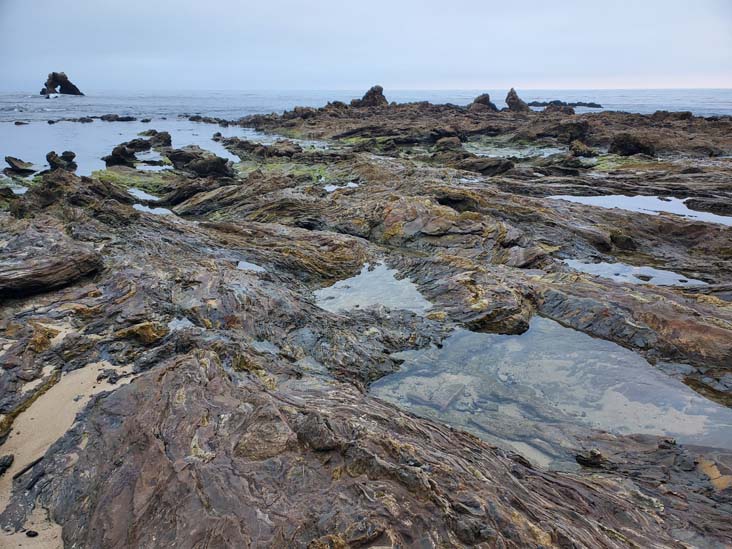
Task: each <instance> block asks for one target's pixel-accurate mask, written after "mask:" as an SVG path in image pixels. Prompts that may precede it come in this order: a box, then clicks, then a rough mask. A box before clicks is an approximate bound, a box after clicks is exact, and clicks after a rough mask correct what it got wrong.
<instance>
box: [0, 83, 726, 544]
mask: <svg viewBox="0 0 732 549" xmlns="http://www.w3.org/2000/svg"><path fill="white" fill-rule="evenodd" d="M507 104H508V105H509V108H508V109H507V110H505V111H498V110H497V109H496V108H495V105H493V104H492V103H491V100H490V97H489V96H487V94H486V95H484V96H480V97H479V98H476V101H474V102H473V103H472V104H471V105H470V106H468V107H459V106H455V105H433V104H429V103H409V104H395V103H389V102H388V100H387V99H386V97H385V96H384V93H383V89H381V88H380V87H378V86H376V87H374V88H372V89H371V90H369V91H368V92H367V93H366V95H364V97H363V98H361V99H356V100H354V101H352V102H351V103H350V104H346V103H340V102H333V103H329V104H328V105H326V106H325V107H323V108H320V109H313V108H295V109H294V110H292V111H289V112H285V113H283V114H281V115H276V114H273V115H257V116H249V117H245V118H242V119H239V120H219V119H215V118H207V117H200V116H199V117H198V118H197V119H196V120H194V121H197V122H201V123H202V124H207V123H208V124H218V125H222V126H225V125H238V126H242V127H248V128H249V127H251V128H255V129H257V130H260V131H263V132H268V133H273V134H277V135H280V136H284V137H286V138H287V139H282V140H279V141H276V142H274V143H272V144H268V145H266V144H259V143H254V142H251V141H247V140H243V139H241V138H236V137H228V138H227V137H223V136H221V135H215V136H214V139H216V140H217V141H218V142H219V143H220V144H222V145H223V146H225V147H226V149H227V150H228V151H229V152H231V153H232V154H234V155H236V156H237V157H239V158H240V162H238V163H232V162H230V161H227V160H226V159H223V158H220V157H217V156H215V155H214V154H212V153H209V152H207V151H204V150H202V149H199V148H197V147H187V148H184V149H175V148H173V147H172V146H171V141H170V135H169V134H166V132H158V131H155V130H150V131H148V132H144V135H140V136H139V138H137V139H134V140H132V141H128V142H126V143H122V144H120V145H119V146H118V147H115V148H114V150H112V151H110V154H109V155H108V156H107V157H105V159H104V160H105V162H106V164H107V169H106V170H101V171H98V172H95V173H94V174H93V175H92V176H91V177H78V176H76V175H75V174H74V169H75V163H74V156H72V155H73V153H70V152H68V151H67V152H65V153H63V154H62V155H56V154H55V153H54V155H55V156H51V155H50V153H49V157H50V158H51V159H53V160H54V164H52V169H51V170H49V171H48V172H47V173H43V174H41V175H36V176H35V177H34V178H32V179H29V178H28V177H26V176H27V171H28V170H32V169H33V168H32V166H29V165H27V163H23V162H22V160H20V159H17V158H12V157H10V159H9V160H8V163H9V165H10V167H11V169H10V170H6V175H8V177H11V178H12V181H14V182H15V183H17V184H19V185H24V186H26V187H27V192H25V193H24V194H16V193H14V192H10V191H9V190H8V191H6V192H3V191H2V189H0V230H1V231H2V242H3V245H2V248H0V295H1V296H2V297H0V299H2V307H1V308H0V359H1V361H2V363H3V368H2V370H1V372H2V373H1V376H0V414H2V415H0V437H2V438H0V442H2V444H0V464H3V463H5V464H7V462H8V461H9V462H10V464H9V465H8V466H7V468H6V470H5V471H4V472H3V473H2V474H0V481H2V483H3V484H0V489H3V490H5V492H4V493H2V494H0V502H6V503H7V505H6V506H5V507H4V510H3V509H0V512H2V514H0V527H2V528H3V529H4V531H5V532H6V533H7V534H2V533H0V545H1V544H2V539H3V538H2V537H1V536H3V535H7V538H6V539H11V534H14V533H15V534H14V535H18V533H20V534H22V533H23V532H24V531H27V530H28V529H29V527H30V526H29V525H33V524H36V523H35V522H34V521H33V520H31V519H32V518H33V517H34V516H35V515H34V513H36V514H37V513H38V512H39V511H41V510H42V511H43V513H47V518H48V521H50V522H49V524H51V525H58V526H57V527H56V528H58V527H60V528H61V530H60V532H59V531H57V532H56V536H57V538H56V539H57V543H58V539H62V540H63V544H64V545H65V546H68V547H73V546H77V547H80V546H83V547H129V546H133V547H137V546H140V547H163V546H171V545H174V546H176V547H223V546H249V545H261V546H278V547H284V546H287V547H289V546H292V547H312V548H325V547H333V548H336V547H337V548H341V547H384V546H394V547H397V546H398V547H468V546H476V545H477V546H484V547H539V546H542V547H628V546H636V547H724V546H728V545H730V544H732V526H730V524H732V521H730V518H731V517H732V450H730V449H725V448H709V447H704V446H699V445H694V444H679V443H677V442H676V441H674V440H672V439H670V437H667V436H654V435H652V434H634V435H625V434H619V433H611V432H604V431H600V430H598V429H595V428H592V427H591V426H586V427H577V428H576V429H575V428H573V429H572V433H571V437H570V438H571V442H567V441H563V442H562V444H563V446H562V447H563V450H564V451H565V452H566V453H567V455H570V456H572V458H573V459H574V461H575V468H573V469H571V470H556V469H554V468H552V467H549V468H546V467H544V466H540V465H539V464H537V463H535V462H534V463H532V461H531V459H527V457H526V455H525V454H522V453H520V452H516V451H513V450H511V449H510V448H508V447H505V446H504V447H496V446H494V445H491V444H488V443H487V442H486V440H483V439H481V438H480V437H477V436H474V435H473V434H469V433H467V432H464V431H462V430H460V429H455V428H452V427H450V426H448V425H445V424H442V423H440V422H437V421H433V420H430V419H427V418H424V417H418V416H416V415H414V414H412V413H410V412H409V411H408V410H405V409H400V408H398V407H396V406H394V405H392V404H389V403H387V402H385V401H383V400H380V399H377V398H375V397H374V396H373V395H371V394H369V387H370V386H371V385H372V384H373V383H374V382H375V381H377V380H379V379H382V378H384V376H388V375H389V374H392V373H393V372H396V371H398V370H399V369H400V366H401V365H402V364H403V360H404V359H403V358H401V355H400V353H401V352H403V351H406V350H417V349H426V348H429V347H430V346H432V348H436V349H437V348H440V347H442V346H443V345H444V343H445V342H446V340H447V338H448V337H450V334H452V333H453V332H454V330H455V329H456V328H462V329H467V330H470V331H472V332H474V333H492V334H522V333H526V332H527V330H529V329H530V325H531V321H532V317H533V318H536V317H541V318H542V319H547V321H548V320H552V321H555V322H556V323H558V324H559V325H561V326H563V327H565V328H571V329H573V330H577V331H580V332H583V333H584V334H588V335H591V336H593V337H596V338H601V339H603V340H607V341H609V342H614V343H616V344H618V345H619V346H621V347H623V348H625V349H627V350H629V352H630V351H632V352H633V353H636V354H637V355H638V357H639V360H647V361H648V364H647V365H646V366H645V367H647V368H656V369H658V370H659V371H660V372H663V374H664V375H668V376H673V377H675V378H677V379H679V380H681V381H683V382H684V383H686V384H687V386H688V387H691V388H692V389H693V390H694V391H696V392H697V393H698V394H700V395H703V397H704V398H706V399H708V402H709V405H710V406H717V407H718V408H719V409H724V407H725V406H726V407H730V406H732V369H731V368H730V363H731V362H730V359H731V358H732V286H731V285H730V280H731V276H730V274H731V273H732V226H730V225H732V223H730V224H729V225H728V224H725V223H724V220H725V219H727V218H725V217H724V216H726V215H728V214H729V210H728V209H727V208H726V207H725V204H729V203H730V200H731V199H732V184H730V181H731V179H730V175H731V174H732V160H730V154H732V120H731V119H730V118H729V117H712V118H701V117H694V116H691V115H690V114H689V113H668V112H658V113H655V114H653V115H636V114H628V113H617V112H602V113H593V114H581V115H577V114H574V112H573V111H572V110H571V106H569V105H560V104H555V105H554V107H555V108H547V109H546V110H545V111H542V112H536V111H532V110H531V109H530V108H529V106H528V105H527V104H526V103H525V102H523V101H522V100H521V99H520V98H519V96H518V94H517V93H516V92H515V91H514V90H512V93H511V94H510V97H509V98H507ZM191 120H193V118H191ZM79 121H80V122H83V121H84V120H82V119H79ZM109 121H110V122H116V121H122V120H121V119H119V120H114V119H113V117H110V120H109ZM204 127H205V126H204ZM212 131H213V130H212ZM313 141H317V142H318V143H320V144H322V146H319V147H311V146H308V143H312V142H313ZM150 152H154V153H156V154H157V155H159V159H158V160H152V161H150V160H144V159H143V158H141V157H139V155H141V154H147V153H150ZM49 162H50V160H49ZM145 162H153V163H157V164H158V165H161V166H165V167H166V169H165V170H162V171H143V170H140V169H138V168H139V167H140V166H141V165H142V164H144V163H145ZM559 196H561V197H567V198H569V199H577V200H579V199H586V198H587V197H608V196H610V197H624V198H626V199H631V198H633V197H644V198H646V199H650V198H654V199H655V198H656V197H658V200H659V201H660V202H661V203H663V201H666V202H667V203H668V204H670V205H674V206H675V207H677V210H675V212H676V213H670V212H669V210H658V211H649V210H644V209H642V208H639V209H636V210H635V211H632V209H628V208H629V207H630V206H627V205H625V204H623V203H617V204H615V207H597V206H595V205H591V204H588V203H577V202H573V201H571V200H568V199H565V200H560V199H557V198H554V197H559ZM661 199H663V200H661ZM674 200H676V201H674ZM644 207H645V206H644ZM662 207H663V205H661V206H659V208H662ZM156 214H157V215H156ZM703 214H706V215H708V216H711V217H699V216H702V215H703ZM714 216H718V217H714ZM728 219H730V221H732V218H728ZM710 220H715V221H718V222H710ZM720 220H721V221H720ZM568 260H571V261H579V262H586V263H592V264H595V263H598V262H604V263H608V264H617V263H622V264H626V265H630V266H637V267H653V268H656V269H659V270H666V271H671V272H673V273H676V274H677V275H678V278H679V279H682V280H686V279H693V280H694V281H698V283H699V284H698V285H694V286H684V285H654V284H650V283H647V282H648V281H647V280H646V281H644V280H642V279H639V280H638V281H639V282H640V283H637V284H630V283H623V282H618V281H616V280H612V279H611V278H608V277H603V276H597V275H595V274H590V273H588V272H582V271H580V270H577V269H574V268H571V267H570V266H569V265H568V263H567V262H566V261H568ZM364 265H371V266H372V268H373V266H374V265H384V266H386V267H387V268H388V270H389V272H392V271H393V272H395V273H396V275H395V276H396V279H395V280H401V281H404V282H405V283H406V281H407V280H408V281H410V282H411V283H412V284H413V285H414V288H415V289H416V291H418V292H419V294H420V295H421V296H422V297H421V299H424V300H426V302H429V303H428V306H426V307H424V310H422V309H421V308H420V307H415V308H410V307H408V306H406V303H407V301H406V299H407V298H406V297H405V296H396V298H395V299H393V300H392V301H390V306H389V307H385V306H383V305H378V304H377V305H376V306H363V307H361V306H352V307H350V308H347V309H343V310H339V309H336V308H329V307H324V306H322V305H323V304H322V302H320V301H319V299H320V298H319V297H318V296H319V295H320V293H321V292H322V290H323V288H327V287H330V286H332V285H334V284H335V283H336V282H339V281H342V282H341V284H343V281H345V282H346V286H348V284H347V283H348V280H352V277H355V276H356V275H359V273H362V274H363V273H364V272H368V269H367V270H366V271H364ZM684 277H686V278H684ZM643 282H646V283H643ZM353 284H354V283H352V285H351V287H350V290H351V291H356V290H357V288H355V289H354V286H353ZM395 287H396V286H395ZM382 288H383V291H384V292H386V291H387V290H386V288H387V286H382ZM346 289H349V288H346ZM378 291H379V285H378V284H377V285H376V294H377V297H378ZM382 297H383V296H382ZM377 303H379V301H378V300H377ZM394 303H403V305H401V306H394ZM89 372H93V374H94V381H95V383H90V384H89V386H88V390H87V391H86V393H84V394H83V395H81V398H80V400H78V401H77V400H74V398H76V397H77V396H79V395H68V396H65V395H67V392H66V391H64V390H62V389H64V388H65V387H66V385H65V383H66V382H67V380H68V379H69V376H74V375H80V374H79V373H87V374H88V373H89ZM460 390H462V389H459V390H456V391H453V392H448V393H449V394H446V396H445V395H440V397H439V400H438V399H437V397H434V400H429V399H430V398H432V397H429V395H428V396H427V397H424V398H426V400H425V402H426V405H427V406H436V407H439V408H441V409H454V410H455V413H467V412H464V410H462V409H461V408H460V406H459V403H458V401H459V400H460ZM54 395H56V396H54ZM428 397H429V398H428ZM53 398H56V399H63V398H67V399H70V400H68V401H66V402H64V401H60V402H54V404H55V405H57V406H59V407H61V408H64V409H67V410H72V416H73V414H75V413H76V411H77V408H75V407H74V406H75V405H76V404H78V403H79V402H81V404H79V405H78V409H79V410H81V411H80V412H79V414H78V416H76V421H75V422H74V423H73V425H72V426H69V425H68V424H67V423H64V421H65V420H64V419H63V418H62V417H58V418H56V417H53V416H51V415H49V414H47V413H46V412H44V410H46V409H47V406H48V403H49V400H50V399H53ZM87 402H88V404H87ZM539 412H541V413H545V412H546V411H542V410H539ZM44 414H45V415H44ZM59 415H60V414H59ZM35 417H38V418H45V419H43V421H44V425H46V428H47V429H48V432H49V433H55V434H56V435H54V436H51V435H50V434H49V435H48V436H46V437H45V438H43V437H37V436H36V435H34V434H33V432H32V430H28V429H26V428H25V425H28V424H29V423H30V420H31V419H33V418H35ZM514 419H515V418H514ZM23 422H25V423H23ZM18 425H22V426H23V427H22V428H21V429H18ZM491 428H492V429H493V430H494V431H496V432H498V431H500V432H504V433H505V432H510V431H511V430H512V427H511V424H510V423H506V424H504V425H495V426H491ZM547 431H549V429H547ZM57 436H58V437H60V438H58V439H56V438H57ZM547 436H549V435H547ZM484 438H486V437H484ZM43 440H45V442H43ZM522 442H523V443H524V444H527V445H529V446H531V445H532V444H533V445H536V448H539V446H538V445H539V441H537V440H534V439H531V438H526V439H525V440H523V439H522ZM9 447H12V448H13V449H15V450H14V451H13V452H12V453H8V451H6V449H7V448H9ZM6 455H13V458H12V459H11V458H7V459H5V461H3V459H4V456H6ZM0 470H1V469H0ZM8 479H10V481H8ZM11 485H12V492H11V491H10V488H11ZM3 487H5V488H3Z"/></svg>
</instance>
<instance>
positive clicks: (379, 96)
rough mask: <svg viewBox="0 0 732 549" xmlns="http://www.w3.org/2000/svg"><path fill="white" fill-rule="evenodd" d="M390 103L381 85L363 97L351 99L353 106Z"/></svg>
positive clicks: (379, 105) (374, 105)
mask: <svg viewBox="0 0 732 549" xmlns="http://www.w3.org/2000/svg"><path fill="white" fill-rule="evenodd" d="M388 104H389V102H388V101H387V100H386V97H384V88H382V87H381V86H374V87H372V88H371V89H370V90H369V91H367V92H366V93H365V94H364V96H363V97H362V98H361V99H354V100H352V101H351V107H386V106H387V105H388Z"/></svg>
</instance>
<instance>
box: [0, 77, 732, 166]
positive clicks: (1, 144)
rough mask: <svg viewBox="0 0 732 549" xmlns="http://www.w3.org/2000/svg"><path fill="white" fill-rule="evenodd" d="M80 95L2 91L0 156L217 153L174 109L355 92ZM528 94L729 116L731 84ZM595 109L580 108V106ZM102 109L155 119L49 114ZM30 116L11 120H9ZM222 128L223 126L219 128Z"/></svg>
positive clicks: (213, 111)
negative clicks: (148, 137) (165, 149)
mask: <svg viewBox="0 0 732 549" xmlns="http://www.w3.org/2000/svg"><path fill="white" fill-rule="evenodd" d="M84 91H85V92H86V93H87V95H86V96H84V97H74V96H58V97H56V98H52V99H46V98H44V97H42V96H40V95H35V94H30V93H0V159H2V158H3V157H4V156H6V155H11V156H17V157H19V158H22V159H24V160H26V161H29V162H33V163H36V164H38V166H39V167H43V166H44V164H45V156H46V153H47V152H48V151H50V150H56V151H57V152H61V151H64V150H72V151H74V152H76V153H77V155H78V161H79V173H80V174H82V175H86V174H89V173H91V171H93V170H95V169H100V168H103V167H104V163H103V162H102V161H101V157H102V156H104V155H106V154H108V153H109V152H110V151H111V150H112V147H114V145H116V144H118V143H120V142H122V141H127V140H129V139H132V138H134V137H135V136H136V135H137V133H139V132H140V131H142V130H144V129H148V128H155V129H158V130H167V131H170V132H171V134H172V135H173V144H174V146H176V147H180V146H184V145H189V144H196V145H199V146H202V147H205V148H208V149H211V150H214V152H216V153H217V154H225V151H223V148H221V147H217V146H216V145H215V144H212V143H213V142H212V141H211V135H212V134H213V132H214V131H217V130H218V128H216V129H214V127H212V126H208V125H203V124H194V123H191V122H188V121H187V120H186V119H181V118H179V115H192V114H201V115H204V116H213V117H220V118H225V119H237V118H240V117H242V116H246V115H249V114H263V113H271V112H282V111H283V110H287V109H291V108H293V107H295V106H298V105H299V106H311V107H319V106H322V105H324V104H325V103H327V102H328V101H332V100H340V101H349V100H350V99H352V98H354V97H360V96H361V95H362V93H363V90H359V91H343V90H339V91H286V92H285V91H256V92H254V91H251V92H247V91H241V92H231V91H210V92H200V91H197V92H174V93H173V92H171V93H164V92H155V93H149V92H148V93H126V94H120V93H119V92H116V93H111V92H104V91H93V90H84ZM486 91H487V92H488V93H490V95H491V98H492V99H493V100H494V102H495V103H496V104H497V105H498V106H499V107H503V106H505V103H504V101H503V98H505V96H506V90H446V91H435V90H429V91H418V90H408V91H407V90H394V91H391V90H386V92H385V93H386V96H387V98H388V99H389V100H390V101H397V102H400V103H401V102H408V101H430V102H433V103H454V104H456V105H467V104H468V103H470V101H471V100H472V99H473V98H474V97H475V96H477V95H479V94H480V93H484V92H486ZM519 94H520V95H521V97H522V98H523V99H524V100H526V101H548V100H552V99H561V100H564V101H570V102H572V101H594V102H597V103H600V104H602V105H603V107H604V109H607V110H622V111H628V112H639V113H652V112H654V111H657V110H672V111H691V112H693V113H694V114H697V115H700V116H711V115H732V89H723V90H708V89H705V90H527V91H521V90H519ZM594 110H595V109H578V112H587V111H594ZM107 113H116V114H121V115H132V116H135V117H138V118H152V119H153V120H152V122H151V123H150V124H142V123H140V122H132V123H105V122H100V121H95V122H94V123H92V124H73V123H59V124H54V125H50V124H47V121H48V120H56V119H59V118H78V117H81V116H98V115H103V114H107ZM18 120H22V121H26V122H30V123H29V124H28V125H25V126H15V125H14V124H13V122H15V121H18ZM222 131H224V130H222ZM224 133H228V134H230V135H242V136H245V137H246V136H247V135H250V133H251V132H249V131H248V130H245V129H243V128H231V129H228V130H226V131H224Z"/></svg>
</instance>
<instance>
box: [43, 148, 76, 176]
mask: <svg viewBox="0 0 732 549" xmlns="http://www.w3.org/2000/svg"><path fill="white" fill-rule="evenodd" d="M75 158H76V153H74V152H73V151H64V152H62V153H61V156H59V155H58V154H56V151H51V152H49V153H48V154H47V155H46V162H48V165H49V167H50V168H51V171H53V170H66V171H69V172H73V171H76V168H77V167H78V166H77V165H76V162H74V159H75Z"/></svg>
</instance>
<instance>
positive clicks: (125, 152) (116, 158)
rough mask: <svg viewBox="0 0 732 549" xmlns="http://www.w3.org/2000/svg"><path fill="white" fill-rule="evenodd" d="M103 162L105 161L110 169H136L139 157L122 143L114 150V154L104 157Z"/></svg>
mask: <svg viewBox="0 0 732 549" xmlns="http://www.w3.org/2000/svg"><path fill="white" fill-rule="evenodd" d="M102 160H104V163H105V164H106V166H107V167H108V168H109V167H110V166H128V167H130V168H134V167H135V162H137V157H136V156H135V151H134V150H133V149H130V148H128V147H127V146H126V143H122V144H120V145H117V146H116V147H115V148H114V149H112V153H111V154H109V155H107V156H105V157H103V158H102Z"/></svg>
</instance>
